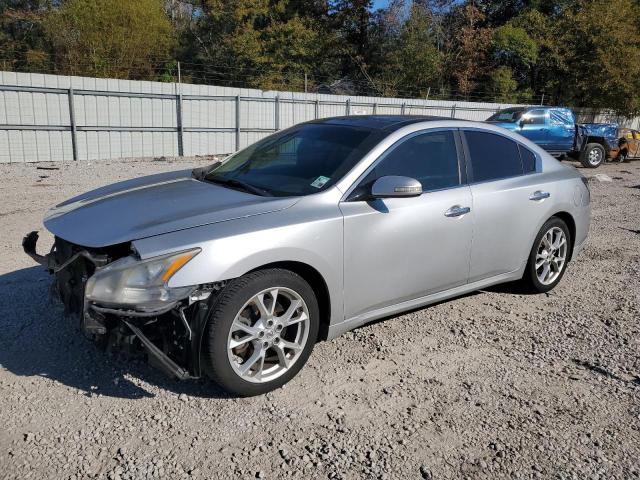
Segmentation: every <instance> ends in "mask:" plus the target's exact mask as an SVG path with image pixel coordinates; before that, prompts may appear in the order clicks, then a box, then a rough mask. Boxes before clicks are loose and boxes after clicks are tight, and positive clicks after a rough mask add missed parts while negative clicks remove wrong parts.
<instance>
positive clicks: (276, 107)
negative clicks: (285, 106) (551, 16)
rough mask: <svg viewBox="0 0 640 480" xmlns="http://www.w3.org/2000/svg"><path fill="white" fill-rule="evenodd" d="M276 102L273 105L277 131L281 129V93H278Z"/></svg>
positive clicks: (274, 123) (274, 122)
mask: <svg viewBox="0 0 640 480" xmlns="http://www.w3.org/2000/svg"><path fill="white" fill-rule="evenodd" d="M275 102H276V103H275V104H274V105H273V115H274V118H273V125H274V126H275V131H276V132H277V131H278V130H280V95H276V100H275Z"/></svg>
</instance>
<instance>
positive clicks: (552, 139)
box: [546, 108, 576, 153]
mask: <svg viewBox="0 0 640 480" xmlns="http://www.w3.org/2000/svg"><path fill="white" fill-rule="evenodd" d="M575 135H576V125H575V117H574V116H573V112H572V111H571V110H570V109H568V108H551V109H549V135H548V137H549V138H548V142H547V147H546V149H547V150H549V151H552V152H562V153H566V152H569V151H571V150H572V149H573V141H574V139H575Z"/></svg>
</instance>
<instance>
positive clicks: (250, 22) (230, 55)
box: [196, 0, 322, 89]
mask: <svg viewBox="0 0 640 480" xmlns="http://www.w3.org/2000/svg"><path fill="white" fill-rule="evenodd" d="M197 37H198V39H199V43H200V45H201V47H202V48H201V51H200V53H199V55H198V56H197V57H196V63H198V65H199V67H198V69H200V71H201V72H202V74H203V75H204V76H205V78H206V79H213V80H215V79H218V78H220V79H224V80H225V81H226V82H227V83H228V84H231V85H237V86H251V87H256V88H269V89H275V88H281V89H283V88H289V89H300V88H302V86H303V84H304V73H305V72H308V71H309V70H310V69H311V68H310V66H311V65H313V63H314V61H315V60H316V59H317V56H318V55H319V53H320V52H321V48H322V40H321V39H320V38H319V35H318V30H316V29H315V28H314V27H313V25H312V24H311V22H310V21H309V20H308V19H307V18H305V17H301V16H300V15H299V14H298V13H297V11H296V9H295V8H289V4H288V2H287V1H286V0H274V1H272V2H270V1H267V0H255V1H251V0H230V1H229V0H207V1H206V2H205V8H204V15H203V17H202V21H201V24H200V31H199V34H198V36H197Z"/></svg>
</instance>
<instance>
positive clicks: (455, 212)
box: [444, 205, 471, 217]
mask: <svg viewBox="0 0 640 480" xmlns="http://www.w3.org/2000/svg"><path fill="white" fill-rule="evenodd" d="M470 211H471V209H470V208H469V207H461V206H460V205H454V206H453V207H451V208H450V209H449V210H447V211H446V212H444V216H445V217H461V216H462V215H466V214H467V213H469V212H470Z"/></svg>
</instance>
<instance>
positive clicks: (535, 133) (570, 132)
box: [487, 107, 619, 168]
mask: <svg viewBox="0 0 640 480" xmlns="http://www.w3.org/2000/svg"><path fill="white" fill-rule="evenodd" d="M487 122H489V123H492V124H494V125H498V126H501V127H503V128H506V129H507V130H511V131H514V132H516V133H519V134H520V135H522V136H523V137H526V138H528V139H529V140H531V141H532V142H534V143H536V144H538V145H540V146H541V147H542V148H544V149H545V150H546V151H548V152H549V153H550V154H551V155H554V156H556V157H560V158H562V157H564V156H567V157H571V158H575V159H577V160H579V161H580V163H582V165H584V166H585V167H587V168H596V167H598V166H600V164H601V163H602V162H603V161H604V160H605V159H606V158H607V156H610V157H615V156H617V154H618V146H619V145H618V140H619V135H618V125H617V124H615V123H581V124H576V121H575V115H574V114H573V111H572V110H571V109H569V108H560V107H513V108H506V109H504V110H500V111H499V112H497V113H495V114H494V115H492V116H490V117H489V118H488V119H487Z"/></svg>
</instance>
